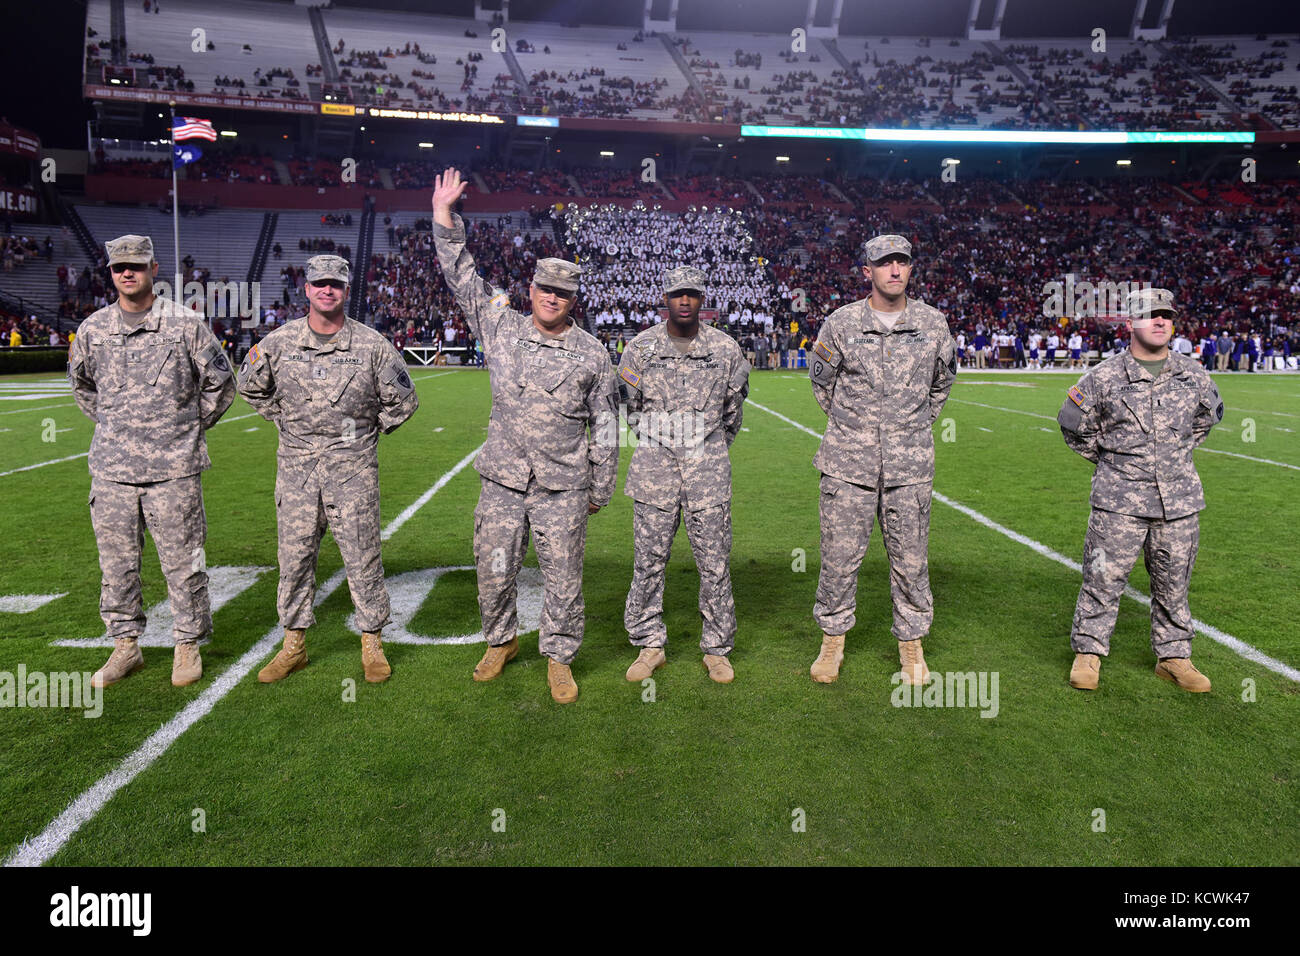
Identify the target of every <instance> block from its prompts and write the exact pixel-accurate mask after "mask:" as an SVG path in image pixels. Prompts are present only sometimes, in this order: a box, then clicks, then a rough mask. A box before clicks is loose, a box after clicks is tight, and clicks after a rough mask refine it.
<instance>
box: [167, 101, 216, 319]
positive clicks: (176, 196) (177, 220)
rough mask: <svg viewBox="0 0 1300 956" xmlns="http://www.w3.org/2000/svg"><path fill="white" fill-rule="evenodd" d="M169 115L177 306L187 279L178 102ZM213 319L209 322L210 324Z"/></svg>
mask: <svg viewBox="0 0 1300 956" xmlns="http://www.w3.org/2000/svg"><path fill="white" fill-rule="evenodd" d="M167 113H168V116H169V117H170V119H171V140H172V255H174V256H175V259H174V260H173V261H174V262H175V263H176V284H175V285H174V286H173V287H172V299H173V301H175V303H176V304H177V305H182V304H184V302H185V277H184V276H183V275H182V274H181V193H180V189H179V188H177V178H176V101H175V100H171V101H170V102H169V103H168V105H167ZM211 321H212V320H211V319H209V320H208V322H209V324H210V323H211Z"/></svg>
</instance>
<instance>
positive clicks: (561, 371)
mask: <svg viewBox="0 0 1300 956" xmlns="http://www.w3.org/2000/svg"><path fill="white" fill-rule="evenodd" d="M466 185H468V184H467V183H466V182H463V181H462V180H461V178H460V173H459V172H457V171H456V170H455V169H448V170H447V171H446V172H445V173H444V174H443V175H441V176H438V177H437V180H436V184H435V187H434V192H433V223H434V225H433V236H434V242H435V244H436V247H437V251H438V262H439V264H440V265H441V266H442V273H443V277H444V278H445V279H446V280H447V285H448V287H449V288H450V289H451V291H452V294H453V295H454V296H455V298H456V304H457V305H459V306H460V309H461V311H462V312H463V313H464V314H465V318H466V321H467V322H469V327H470V331H471V332H472V333H473V334H474V336H475V337H476V338H477V339H478V340H479V341H480V342H482V343H483V354H484V357H485V359H486V361H487V367H488V374H489V379H490V382H491V387H492V414H491V417H490V418H489V419H488V435H487V443H486V445H485V446H484V448H483V451H482V452H480V453H479V455H478V457H477V458H476V459H475V460H474V468H475V470H476V471H478V473H479V475H480V481H481V489H480V493H479V501H478V507H477V508H476V509H475V511H474V555H475V559H476V562H477V566H478V602H479V610H480V612H481V613H482V615H483V633H484V635H485V636H486V637H487V642H488V649H487V652H486V653H485V654H484V655H483V659H482V660H481V661H479V664H478V666H477V667H475V668H474V679H475V680H477V681H488V680H492V679H494V678H496V677H498V676H500V674H501V672H502V669H503V668H504V667H505V665H506V663H507V662H508V661H510V660H512V659H513V658H514V657H515V655H516V654H518V653H519V637H518V634H517V629H518V628H517V617H516V607H515V597H516V587H515V581H516V578H517V576H518V574H519V569H520V567H522V565H523V561H524V555H525V554H526V553H527V551H528V535H529V531H530V530H531V532H532V536H533V544H534V545H535V546H536V548H537V561H538V564H540V565H541V570H542V579H543V590H544V599H543V605H542V620H541V628H540V635H539V641H538V644H539V647H540V650H541V652H542V654H543V655H545V656H546V658H547V665H546V677H547V683H548V684H549V685H550V688H551V696H552V698H554V700H555V701H556V702H557V703H561V704H567V703H571V702H572V701H575V700H577V698H578V685H577V683H576V682H575V681H574V679H573V671H572V669H571V665H572V663H573V660H574V657H575V656H576V655H577V653H578V648H579V647H581V646H582V634H583V625H584V621H583V610H584V608H583V601H582V561H583V554H584V552H585V550H586V540H587V517H588V516H589V515H591V514H595V513H596V512H597V511H599V510H600V509H601V508H603V507H604V506H605V505H607V504H609V500H610V498H611V497H612V496H613V493H614V483H615V481H616V480H617V478H618V407H617V403H616V396H617V387H616V385H615V375H614V370H613V366H612V365H611V363H610V360H609V355H608V353H607V352H606V350H605V348H604V347H603V346H602V345H601V344H600V343H599V342H598V341H596V339H594V338H593V337H592V336H591V335H589V334H588V333H587V332H584V331H583V330H582V329H580V328H579V327H578V326H577V325H575V324H574V322H573V320H572V319H571V318H570V316H569V312H570V310H571V309H572V308H573V303H574V301H575V298H576V297H577V293H578V277H579V275H581V273H582V269H581V267H579V266H578V265H577V263H573V262H568V261H567V260H564V259H554V258H548V259H541V260H539V261H538V262H537V266H536V269H535V271H534V273H533V280H532V283H531V284H530V286H529V299H530V301H531V304H532V312H531V313H530V314H528V315H524V314H523V313H520V312H517V311H515V310H514V309H513V308H511V307H510V297H509V295H507V294H506V293H505V292H504V291H502V290H501V289H498V288H496V287H494V286H493V285H492V284H491V283H490V282H489V281H488V280H486V279H483V278H480V277H479V276H478V274H477V273H476V272H475V268H474V258H473V256H471V255H470V253H469V250H468V249H467V248H466V247H465V224H464V223H463V222H462V221H461V219H460V217H459V216H456V215H454V214H453V213H452V206H453V205H454V204H455V203H456V201H457V200H458V199H460V196H461V193H462V192H464V190H465V187H466Z"/></svg>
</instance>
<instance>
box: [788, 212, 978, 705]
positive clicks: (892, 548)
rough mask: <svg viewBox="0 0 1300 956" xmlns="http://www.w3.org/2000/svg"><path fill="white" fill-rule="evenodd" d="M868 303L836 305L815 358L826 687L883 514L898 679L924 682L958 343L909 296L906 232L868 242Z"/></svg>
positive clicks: (818, 668) (820, 668)
mask: <svg viewBox="0 0 1300 956" xmlns="http://www.w3.org/2000/svg"><path fill="white" fill-rule="evenodd" d="M864 250H865V260H866V264H865V265H863V267H862V275H863V277H864V278H867V279H870V280H871V283H872V291H871V295H870V297H869V298H866V299H860V300H858V301H857V302H852V303H850V304H848V305H846V306H843V307H841V308H839V309H836V310H835V312H833V313H832V314H831V315H830V317H829V318H828V319H827V320H826V322H825V323H824V324H823V325H822V327H821V330H820V332H819V333H818V337H817V341H816V342H815V343H814V345H813V349H812V353H811V355H810V361H809V374H810V376H811V378H812V387H813V394H814V395H815V396H816V398H817V402H818V404H819V405H821V407H822V410H823V411H824V412H826V414H827V422H826V434H825V437H823V439H822V444H821V448H820V449H818V451H817V456H816V457H815V458H814V459H813V464H815V465H816V466H817V468H818V470H819V471H821V473H822V478H821V508H820V512H821V560H822V565H821V576H820V578H819V580H818V582H817V602H816V604H815V606H814V607H813V617H814V618H815V619H816V621H817V623H818V625H820V626H821V629H822V647H821V652H820V654H819V655H818V657H817V660H816V661H815V662H814V663H813V666H812V668H811V673H812V678H813V680H815V681H817V682H819V683H830V682H832V681H834V680H835V679H836V678H837V677H838V676H839V668H840V663H841V662H842V661H843V659H844V635H845V633H846V632H847V631H848V630H849V629H850V628H852V627H853V624H854V621H855V618H854V610H855V607H856V603H857V587H858V569H859V568H860V567H861V565H862V559H863V557H864V556H865V555H866V553H867V542H868V541H869V540H870V537H871V526H872V522H873V519H874V518H877V517H878V518H879V520H880V528H881V532H882V533H883V535H884V538H885V550H886V552H887V553H888V555H889V583H890V593H891V595H892V598H893V605H894V626H893V633H894V636H895V637H896V638H897V639H898V653H899V660H900V662H901V664H902V674H903V678H904V679H905V680H906V681H907V683H909V684H923V683H925V682H926V681H927V680H929V677H930V672H929V670H928V669H927V668H926V665H925V657H924V655H923V653H922V650H921V638H923V637H924V636H925V635H926V634H928V633H929V630H930V623H931V621H932V620H933V617H934V610H933V601H932V598H931V595H930V569H929V561H928V558H927V555H926V551H927V548H928V545H929V539H930V494H931V490H932V486H933V483H934V436H933V434H932V433H931V430H930V429H931V426H932V425H933V424H934V422H935V421H936V420H937V419H938V417H939V412H940V411H941V410H942V408H943V405H944V402H946V401H947V400H948V392H949V391H950V390H951V389H952V383H953V380H954V379H955V378H956V375H957V360H956V346H955V345H954V343H953V340H952V336H951V335H950V334H949V332H948V323H947V320H946V319H945V318H944V315H943V313H942V312H939V311H938V310H936V309H933V308H931V307H930V306H928V305H926V304H925V303H924V302H921V301H920V300H917V299H911V298H908V296H907V282H908V279H909V278H910V277H911V272H912V245H911V243H910V242H908V241H907V240H906V239H904V238H903V237H902V236H895V235H884V236H876V237H875V238H874V239H871V240H870V241H868V242H867V243H865V244H864Z"/></svg>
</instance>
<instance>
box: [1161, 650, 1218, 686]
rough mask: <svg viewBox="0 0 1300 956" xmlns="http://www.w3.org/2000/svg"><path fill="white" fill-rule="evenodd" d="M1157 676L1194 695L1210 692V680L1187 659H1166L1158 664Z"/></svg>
mask: <svg viewBox="0 0 1300 956" xmlns="http://www.w3.org/2000/svg"><path fill="white" fill-rule="evenodd" d="M1156 676H1157V677H1159V678H1160V679H1161V680H1167V681H1170V682H1172V683H1173V684H1175V685H1177V686H1178V687H1181V688H1182V689H1183V690H1188V691H1191V692H1192V693H1193V694H1208V693H1209V692H1210V679H1209V678H1208V677H1206V676H1205V675H1204V674H1202V673H1201V672H1200V671H1198V670H1197V669H1196V668H1195V667H1194V666H1193V665H1192V662H1191V661H1190V660H1189V659H1188V658H1186V657H1166V658H1165V659H1164V660H1162V661H1160V663H1158V664H1156Z"/></svg>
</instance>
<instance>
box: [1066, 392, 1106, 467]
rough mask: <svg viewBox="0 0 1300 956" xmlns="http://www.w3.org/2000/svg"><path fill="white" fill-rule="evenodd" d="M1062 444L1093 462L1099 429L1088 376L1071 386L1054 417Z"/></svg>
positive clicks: (1093, 393) (1094, 400)
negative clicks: (1062, 439) (1063, 442)
mask: <svg viewBox="0 0 1300 956" xmlns="http://www.w3.org/2000/svg"><path fill="white" fill-rule="evenodd" d="M1056 423H1057V424H1058V425H1060V426H1061V434H1062V435H1063V436H1064V437H1065V443H1066V444H1067V445H1069V446H1070V447H1071V448H1072V449H1074V450H1075V451H1076V452H1078V453H1079V454H1080V455H1082V456H1083V457H1084V458H1086V459H1088V460H1089V461H1091V462H1094V463H1095V462H1096V461H1097V455H1098V453H1097V438H1098V436H1099V435H1100V434H1101V426H1100V422H1099V416H1098V413H1097V383H1096V382H1095V381H1094V379H1093V377H1092V374H1091V373H1089V374H1087V375H1085V376H1084V377H1083V378H1081V379H1079V383H1078V384H1077V385H1072V386H1071V387H1070V391H1069V392H1068V393H1067V394H1066V396H1065V401H1064V402H1062V403H1061V410H1060V412H1058V413H1057V415H1056Z"/></svg>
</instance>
